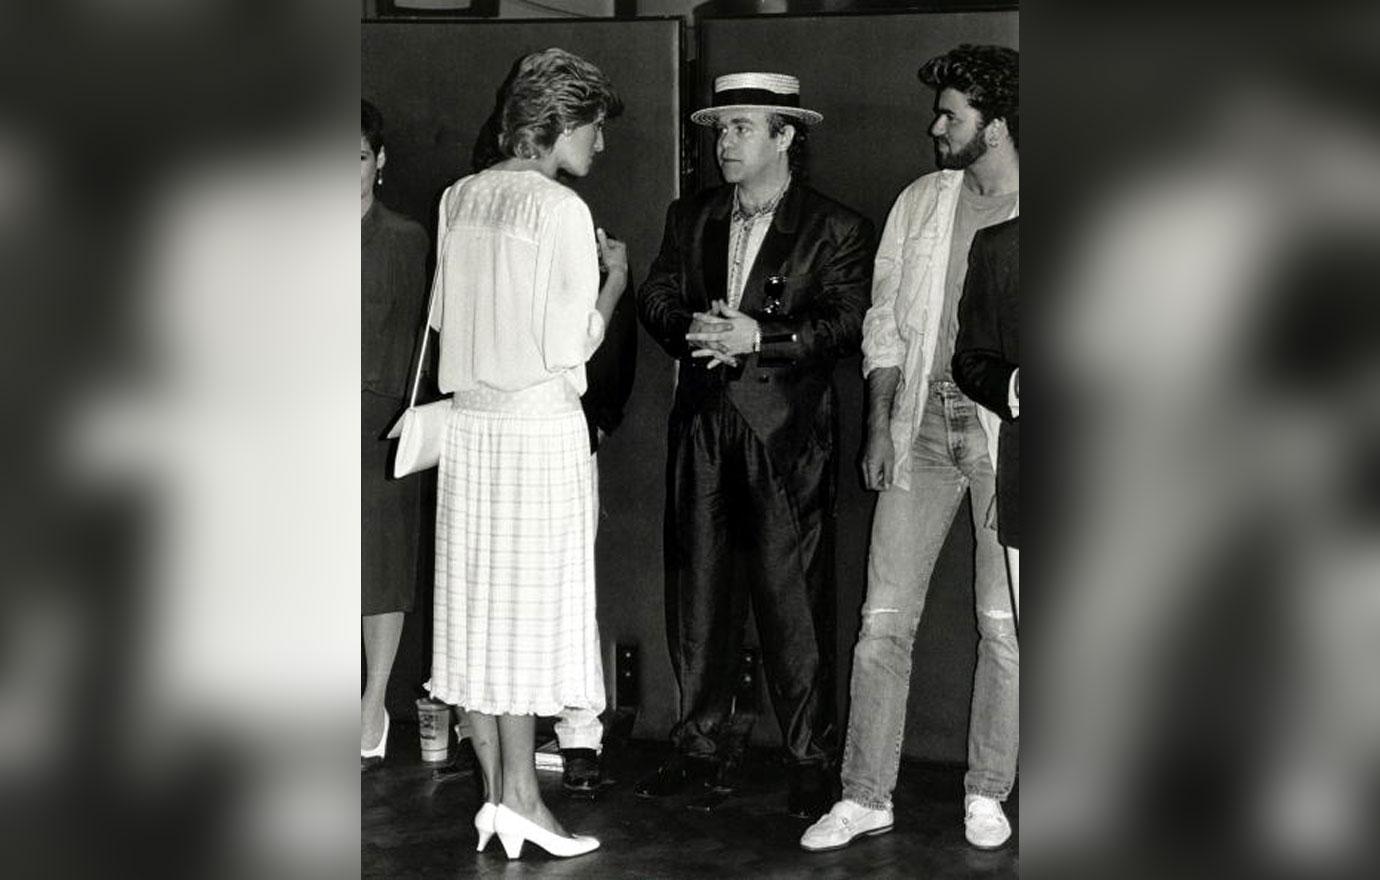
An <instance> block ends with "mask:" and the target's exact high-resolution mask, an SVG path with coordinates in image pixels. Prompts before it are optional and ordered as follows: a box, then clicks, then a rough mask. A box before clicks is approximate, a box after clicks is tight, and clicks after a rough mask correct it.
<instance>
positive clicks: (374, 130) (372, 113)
mask: <svg viewBox="0 0 1380 880" xmlns="http://www.w3.org/2000/svg"><path fill="white" fill-rule="evenodd" d="M360 104H361V105H362V107H361V109H360V114H359V133H360V135H361V136H363V138H364V139H365V140H366V141H368V142H369V149H371V150H373V151H374V155H375V156H377V155H378V154H379V150H381V149H383V114H382V113H380V112H379V108H377V107H375V106H374V105H373V104H370V103H369V102H368V101H361V102H360Z"/></svg>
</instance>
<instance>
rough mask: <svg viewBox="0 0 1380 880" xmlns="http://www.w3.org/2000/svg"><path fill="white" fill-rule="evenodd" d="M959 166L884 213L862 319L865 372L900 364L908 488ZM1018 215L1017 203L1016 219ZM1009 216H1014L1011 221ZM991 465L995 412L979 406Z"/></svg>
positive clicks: (896, 424) (926, 180) (903, 483)
mask: <svg viewBox="0 0 1380 880" xmlns="http://www.w3.org/2000/svg"><path fill="white" fill-rule="evenodd" d="M962 185H963V172H962V171H949V170H944V171H935V172H933V173H931V174H926V175H925V176H924V177H921V178H920V179H919V180H916V181H915V182H914V183H912V184H911V185H910V186H907V187H906V188H905V189H904V190H902V191H901V194H900V195H899V196H897V197H896V203H895V204H894V205H892V207H891V213H890V214H889V215H887V219H886V228H885V229H884V230H882V240H881V242H880V244H879V245H878V248H877V259H876V263H875V265H874V266H873V270H872V306H871V307H870V308H869V309H868V310H867V316H866V317H865V318H864V319H863V344H862V351H863V366H862V369H863V376H867V375H868V374H869V373H871V372H872V371H873V370H875V369H878V368H880V367H899V368H900V370H901V382H900V384H899V385H898V386H897V388H896V399H895V400H894V401H893V402H892V404H891V442H892V445H893V446H894V447H895V454H896V479H895V485H897V486H899V487H901V488H902V489H909V488H910V450H911V446H912V445H913V444H914V442H915V436H916V434H917V433H918V432H919V430H920V419H921V416H922V415H923V414H924V412H925V397H926V395H927V394H929V387H930V371H931V370H932V369H933V367H934V365H933V363H931V362H932V361H933V360H934V350H935V347H936V345H937V344H938V338H939V322H940V320H941V319H942V317H943V305H944V279H945V277H946V276H947V274H948V271H949V251H950V249H951V248H952V245H953V231H954V214H955V213H956V212H957V210H958V196H959V187H961V186H962ZM1018 214H1020V201H1019V199H1018V200H1017V202H1016V204H1015V205H1014V206H1013V207H1012V209H1011V216H1012V217H1015V216H1017V215H1018ZM1006 219H1009V218H1006ZM978 421H979V423H980V424H981V425H982V429H983V432H984V433H985V434H986V435H987V452H988V455H989V456H990V457H991V458H992V464H993V467H995V466H996V457H997V425H998V423H999V421H1000V420H999V419H998V417H997V415H996V414H995V413H993V412H990V411H988V410H987V409H985V408H983V407H981V406H979V407H978Z"/></svg>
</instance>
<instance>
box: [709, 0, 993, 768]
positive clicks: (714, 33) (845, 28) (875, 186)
mask: <svg viewBox="0 0 1380 880" xmlns="http://www.w3.org/2000/svg"><path fill="white" fill-rule="evenodd" d="M959 43H997V44H1001V45H1005V46H1011V47H1012V48H1018V14H1017V13H1016V12H1014V11H999V12H963V13H915V14H904V15H840V16H809V17H791V16H764V17H758V18H741V19H707V20H704V21H701V22H700V23H699V26H698V54H697V57H698V76H697V82H696V83H695V88H696V93H697V95H698V97H699V100H700V102H701V103H700V104H697V105H696V106H703V105H705V104H707V103H708V102H709V97H710V95H711V93H712V85H713V78H714V77H715V76H718V75H720V74H723V73H731V72H734V71H744V70H769V71H778V72H781V73H790V74H794V75H796V76H798V77H800V80H801V92H802V100H803V103H804V104H805V106H807V107H811V108H814V109H816V110H819V111H820V112H821V113H823V114H824V122H823V123H822V124H821V125H819V126H818V127H817V129H816V130H815V131H813V132H811V135H810V140H811V150H812V156H813V160H812V163H811V179H812V181H813V183H814V185H815V186H816V187H817V188H818V189H819V190H821V191H822V192H824V193H826V194H828V195H830V196H833V197H834V198H837V199H839V200H840V201H842V202H844V203H845V204H848V205H851V206H853V207H854V208H856V209H858V210H859V211H861V212H863V213H864V214H866V215H867V216H868V217H870V218H871V219H872V220H873V222H875V223H876V224H877V229H878V231H879V232H880V231H881V228H882V225H883V223H884V222H885V221H886V215H887V212H888V211H889V210H890V209H891V204H892V202H893V201H894V200H895V198H896V196H897V195H898V194H899V193H900V191H901V190H902V189H903V188H904V187H905V186H906V185H907V184H908V183H910V182H911V181H912V180H914V179H915V178H917V177H919V176H920V175H922V174H926V173H928V172H930V171H933V170H934V168H935V166H934V158H933V151H932V148H931V142H930V139H929V136H928V134H927V130H928V127H929V125H930V122H931V120H932V114H931V105H932V102H933V94H932V93H931V92H930V91H929V89H927V88H925V87H924V86H923V85H922V84H921V83H920V82H919V80H918V79H917V78H916V71H917V70H918V69H919V67H920V65H921V64H922V63H923V62H924V61H925V60H926V59H928V58H930V57H932V56H934V55H938V54H940V53H941V52H944V51H945V50H947V49H949V48H951V47H953V46H956V45H958V44H959ZM698 146H699V150H700V163H699V167H700V170H701V178H702V179H703V180H704V181H705V182H712V183H717V182H718V180H719V178H718V174H717V168H716V167H715V165H714V152H713V138H712V135H710V134H709V133H708V132H707V130H706V131H705V133H704V134H702V135H700V140H699V143H698ZM859 368H860V361H859V359H858V358H856V357H855V358H852V359H850V360H848V361H845V362H843V363H842V364H841V365H840V367H839V370H838V374H837V377H836V381H837V383H838V386H839V390H840V392H841V395H842V398H843V406H842V407H841V414H842V422H843V432H842V439H843V452H842V456H841V459H842V473H841V479H840V497H839V506H838V528H839V553H838V640H839V641H838V649H839V650H838V656H839V667H840V668H839V705H840V706H841V707H842V706H846V704H847V697H848V673H849V670H850V668H851V662H852V649H853V643H854V641H855V639H856V638H857V632H858V627H859V625H860V622H861V620H860V617H859V611H860V609H861V607H862V600H863V596H864V593H865V587H866V561H867V535H868V529H869V527H870V521H871V512H872V505H873V498H874V496H873V495H871V494H870V493H867V492H864V491H863V490H862V488H861V484H860V482H859V479H858V476H857V467H856V462H857V458H858V449H859V444H860V442H861V429H862V418H863V384H862V378H861V375H860V372H859ZM958 522H959V527H958V528H956V529H955V530H954V532H953V534H951V535H950V537H949V541H948V543H947V545H946V546H945V548H944V551H943V553H942V554H941V556H940V559H939V564H938V567H937V569H936V572H935V577H934V581H933V586H932V588H931V591H930V596H929V601H928V605H927V608H926V611H925V615H924V618H923V620H922V621H921V624H920V629H919V632H918V634H917V636H916V647H915V653H914V672H913V673H912V677H911V693H910V699H909V708H908V712H907V725H906V738H905V745H904V750H905V752H906V754H909V755H914V756H918V757H924V758H929V759H934V760H946V761H963V760H964V759H965V753H966V732H967V719H968V706H969V699H970V693H971V683H972V674H973V667H974V664H975V662H976V644H977V631H976V618H975V614H974V608H973V592H972V552H973V537H972V529H971V527H970V526H968V525H967V523H968V522H969V514H968V507H967V505H966V504H965V505H964V507H963V509H962V510H961V511H960V512H959V520H958Z"/></svg>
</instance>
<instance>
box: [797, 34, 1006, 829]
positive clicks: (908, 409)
mask: <svg viewBox="0 0 1380 880" xmlns="http://www.w3.org/2000/svg"><path fill="white" fill-rule="evenodd" d="M1017 63H1018V58H1017V55H1016V52H1015V51H1014V50H1012V49H1007V48H1004V47H1001V46H969V45H965V46H959V47H958V48H956V49H954V50H953V51H951V52H948V53H946V54H944V55H941V56H939V57H938V58H934V59H931V60H930V61H928V62H926V63H925V65H924V66H922V67H921V68H920V72H919V76H920V81H921V82H923V83H924V84H925V85H927V86H929V87H930V88H931V89H933V90H934V96H935V97H934V122H933V123H932V124H931V125H930V131H929V133H930V137H931V139H932V140H933V141H934V150H935V164H936V165H938V166H939V169H940V170H938V171H935V172H933V173H931V174H926V175H925V176H923V177H921V178H920V179H919V180H916V181H915V182H914V183H912V184H911V185H910V186H908V187H906V189H905V190H903V191H902V192H901V195H900V196H899V197H897V199H896V204H895V206H893V207H892V209H891V214H890V216H888V217H887V221H886V228H885V230H884V231H883V233H882V240H881V243H880V245H879V247H878V251H877V263H876V267H875V270H874V278H873V284H872V306H871V308H870V309H868V312H867V320H866V322H865V324H864V327H863V372H864V374H865V375H866V376H867V394H868V407H867V409H868V415H867V443H866V447H865V450H864V453H863V471H864V474H863V477H864V481H865V483H866V484H867V486H868V488H869V489H873V490H875V491H877V492H879V493H880V494H879V495H878V497H877V509H876V513H875V515H874V516H873V520H872V539H871V546H870V547H869V550H868V563H867V599H866V600H865V601H864V603H863V613H862V630H861V631H860V632H859V633H858V644H857V647H856V648H855V649H854V651H853V678H852V682H851V685H850V695H851V703H852V707H851V710H850V714H849V720H848V739H847V747H846V748H845V749H844V760H843V771H842V778H843V799H842V800H840V801H839V802H838V803H837V804H835V805H834V807H833V809H831V810H830V811H829V814H828V815H827V816H825V817H824V818H822V819H820V820H819V821H818V822H816V823H815V824H814V825H813V826H811V827H810V828H809V829H808V830H807V831H806V832H805V834H804V836H803V837H801V840H800V845H801V846H802V847H803V848H804V849H806V850H809V851H811V852H817V851H821V850H830V849H839V848H840V847H844V846H847V845H848V844H849V843H851V842H852V841H853V840H854V839H856V838H858V837H860V836H863V835H871V834H882V833H884V832H886V831H890V830H891V825H892V811H891V793H892V790H893V789H894V788H895V787H896V775H897V769H898V763H899V759H900V749H899V748H898V744H899V743H900V742H901V738H902V735H903V733H904V730H905V711H906V695H907V692H908V690H909V684H910V658H911V648H912V645H913V643H914V641H915V631H916V626H917V624H918V623H919V620H920V614H921V612H922V611H923V610H924V606H925V593H926V591H927V590H928V588H929V581H930V575H931V573H933V571H934V566H935V561H936V559H937V558H938V556H939V550H940V548H941V547H943V545H944V541H945V537H946V536H947V535H948V532H949V528H950V526H951V525H952V523H953V521H954V518H955V516H956V515H957V513H958V510H959V506H960V504H961V502H962V501H963V496H964V495H965V494H969V493H971V495H972V518H973V529H974V537H975V544H976V554H975V560H974V566H973V572H974V574H973V592H974V597H975V601H976V604H977V628H978V650H977V668H976V670H975V672H974V675H973V702H972V709H971V712H970V715H969V719H968V773H967V775H966V776H965V778H964V786H963V787H964V790H965V793H966V797H965V798H964V813H965V815H964V831H965V834H966V836H967V839H968V842H969V843H971V844H972V845H974V846H977V847H980V848H985V849H990V848H995V847H998V846H1001V845H1002V844H1003V843H1005V842H1006V840H1007V838H1009V837H1010V836H1011V826H1010V824H1009V823H1008V822H1007V819H1006V816H1005V814H1004V812H1003V811H1002V806H1001V803H1002V801H1004V800H1006V797H1007V795H1008V794H1009V793H1010V791H1011V787H1012V785H1013V784H1014V783H1015V780H1016V744H1017V731H1018V728H1019V701H1018V696H1017V695H1018V678H1019V673H1020V651H1019V648H1018V646H1017V642H1016V620H1015V613H1014V609H1013V607H1012V602H1011V593H1010V591H1009V590H1008V587H1007V575H1006V566H1005V562H1004V559H1003V555H1002V547H1001V544H1000V543H999V541H998V537H997V532H996V521H995V509H994V499H995V495H996V479H995V474H994V461H993V458H994V454H995V452H996V442H997V431H996V429H997V425H998V419H997V416H996V415H995V414H994V413H992V412H991V411H989V410H986V409H982V408H981V407H979V406H978V405H977V404H976V403H974V402H973V401H972V400H971V399H970V398H969V397H968V396H967V395H966V394H964V393H963V391H962V390H961V389H960V388H959V386H958V385H957V384H955V382H954V375H953V370H952V368H951V363H952V361H953V355H954V350H955V342H956V340H957V336H958V314H959V299H960V295H961V294H962V291H963V282H964V276H965V273H966V271H967V269H968V250H969V245H970V244H971V243H972V241H973V236H974V234H975V233H976V232H977V230H978V229H981V228H983V227H986V226H992V225H995V224H997V223H1000V222H1002V221H1005V220H1007V219H1009V218H1011V217H1014V216H1016V215H1017V214H1018V212H1019V197H1020V190H1019V186H1020V161H1019V158H1018V155H1017V152H1016V139H1017V126H1018V120H1019V117H1018V102H1017ZM1011 382H1012V388H1011V393H1012V394H1013V398H1012V400H1013V402H1014V399H1015V398H1014V394H1015V387H1014V383H1015V380H1014V379H1011ZM1013 525H1014V524H1012V523H1008V524H1007V528H1008V529H1012V526H1013ZM1012 531H1014V530H1013V529H1012Z"/></svg>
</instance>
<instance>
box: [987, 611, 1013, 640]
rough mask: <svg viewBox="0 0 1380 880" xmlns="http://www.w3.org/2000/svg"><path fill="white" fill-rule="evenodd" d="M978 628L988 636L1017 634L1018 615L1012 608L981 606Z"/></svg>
mask: <svg viewBox="0 0 1380 880" xmlns="http://www.w3.org/2000/svg"><path fill="white" fill-rule="evenodd" d="M978 630H979V631H980V632H981V633H982V634H983V635H986V636H1008V635H1015V633H1016V615H1015V614H1013V613H1012V612H1011V609H1010V608H979V609H978Z"/></svg>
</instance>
